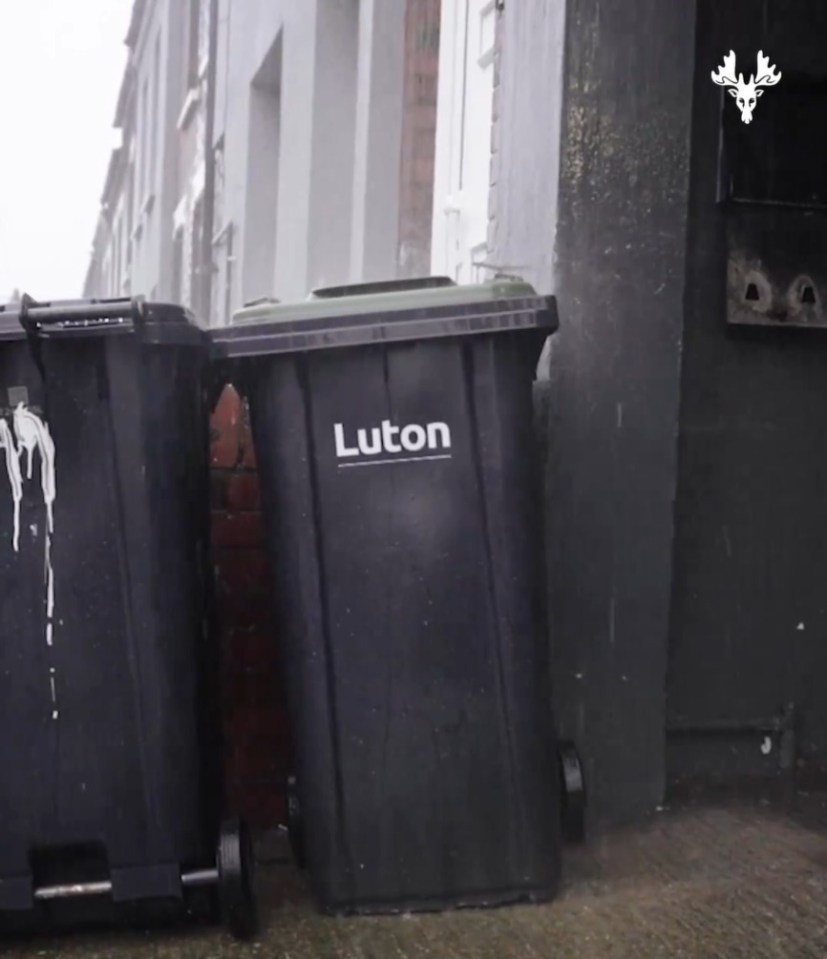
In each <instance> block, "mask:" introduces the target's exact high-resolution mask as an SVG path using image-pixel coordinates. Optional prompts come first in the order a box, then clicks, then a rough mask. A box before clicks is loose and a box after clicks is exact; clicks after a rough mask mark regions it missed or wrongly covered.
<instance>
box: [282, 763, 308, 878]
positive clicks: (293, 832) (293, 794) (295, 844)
mask: <svg viewBox="0 0 827 959" xmlns="http://www.w3.org/2000/svg"><path fill="white" fill-rule="evenodd" d="M287 839H288V841H289V843H290V852H291V853H292V854H293V862H294V863H295V864H296V866H297V867H298V868H299V869H306V868H307V851H306V848H305V841H304V821H303V820H302V812H301V805H300V804H299V794H298V790H297V787H296V777H295V776H290V777H289V778H288V780H287Z"/></svg>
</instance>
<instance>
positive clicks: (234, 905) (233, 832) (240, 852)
mask: <svg viewBox="0 0 827 959" xmlns="http://www.w3.org/2000/svg"><path fill="white" fill-rule="evenodd" d="M216 865H217V867H218V897H219V901H220V903H221V916H222V919H223V921H224V923H225V924H226V926H227V928H228V929H229V931H230V933H231V935H232V936H233V937H234V938H235V939H242V940H244V939H251V938H252V937H253V936H255V934H256V932H257V931H258V910H257V908H256V897H255V890H254V871H255V862H254V856H253V843H252V840H251V838H250V834H249V832H248V830H247V827H246V826H245V824H244V823H243V822H241V821H240V820H238V819H231V820H229V821H228V822H225V823H223V824H222V826H221V835H220V836H219V840H218V853H217V855H216Z"/></svg>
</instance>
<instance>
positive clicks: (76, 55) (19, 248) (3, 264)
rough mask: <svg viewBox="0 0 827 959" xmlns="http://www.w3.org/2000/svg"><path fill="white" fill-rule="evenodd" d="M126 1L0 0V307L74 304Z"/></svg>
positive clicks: (88, 240) (108, 128)
mask: <svg viewBox="0 0 827 959" xmlns="http://www.w3.org/2000/svg"><path fill="white" fill-rule="evenodd" d="M131 7H132V0H0V37H2V38H3V47H2V51H0V302H5V301H6V300H7V299H8V297H9V296H10V294H11V293H12V291H13V290H14V289H15V287H17V288H19V289H20V291H21V292H26V293H29V294H31V295H32V296H34V297H35V298H37V299H54V298H58V297H72V296H80V294H81V292H82V287H83V280H84V277H85V274H86V267H87V265H88V263H89V254H90V249H91V245H92V236H93V233H94V228H95V222H96V220H97V214H98V209H99V206H100V196H101V192H102V190H103V181H104V177H105V175H106V167H107V164H108V162H109V155H110V153H111V150H112V148H113V146H115V145H116V143H117V138H116V134H115V133H114V131H113V130H112V121H113V119H114V116H115V103H116V101H117V96H118V88H119V86H120V80H121V76H122V74H123V68H124V65H125V63H126V47H125V46H124V44H123V40H124V37H125V36H126V30H127V27H128V25H129V12H130V10H131Z"/></svg>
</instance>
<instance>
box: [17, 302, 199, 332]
mask: <svg viewBox="0 0 827 959" xmlns="http://www.w3.org/2000/svg"><path fill="white" fill-rule="evenodd" d="M27 331H30V332H32V333H34V334H36V335H37V336H40V337H43V338H44V339H45V338H49V339H52V338H55V337H72V338H76V337H84V336H86V337H88V336H109V335H124V334H129V333H133V334H134V333H138V332H140V334H141V337H142V339H143V340H144V341H145V342H149V343H169V344H187V343H193V344H199V343H202V342H203V339H204V335H205V334H204V332H203V331H202V330H201V329H200V328H199V327H198V325H197V323H196V321H195V317H194V316H193V315H192V314H191V313H190V312H189V311H188V310H186V309H185V308H184V307H183V306H178V305H176V304H172V303H147V302H146V301H144V300H143V299H142V298H140V297H136V298H133V299H128V298H120V299H75V300H50V301H49V302H39V301H36V300H33V299H32V298H31V297H29V296H26V295H25V294H24V296H23V298H22V301H21V302H20V303H9V304H6V305H5V306H0V341H3V340H6V341H8V340H16V339H21V338H23V337H25V336H26V335H27Z"/></svg>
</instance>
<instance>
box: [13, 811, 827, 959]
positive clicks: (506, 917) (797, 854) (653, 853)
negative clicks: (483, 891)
mask: <svg viewBox="0 0 827 959" xmlns="http://www.w3.org/2000/svg"><path fill="white" fill-rule="evenodd" d="M262 849H263V850H264V851H263V853H262V855H263V856H264V857H265V858H272V851H269V852H268V851H267V850H266V848H265V847H262ZM259 872H260V878H259V883H260V894H261V898H262V903H263V930H262V934H261V936H260V937H259V939H258V940H257V941H256V942H254V943H252V944H238V943H234V942H233V941H231V940H230V939H229V937H228V936H227V935H226V934H225V933H224V932H222V931H221V930H219V929H214V928H201V929H198V930H194V931H193V930H190V931H182V932H173V933H170V932H168V931H167V932H163V933H162V932H159V931H157V930H156V931H154V932H146V933H120V934H116V933H105V934H100V935H98V934H94V935H90V934H84V935H82V936H77V935H73V936H63V937H61V938H53V939H51V938H50V939H46V938H41V939H36V940H33V941H28V942H17V943H11V942H7V943H6V944H5V945H0V957H6V956H8V957H20V959H32V957H35V956H37V957H65V959H75V957H77V959H81V957H83V959H110V957H111V959H126V957H132V956H134V957H141V959H150V957H153V959H155V957H157V959H202V957H203V959H231V957H232V959H236V957H237V959H250V957H262V959H264V957H279V959H466V957H467V959H472V957H473V959H510V957H514V959H517V957H520V959H568V957H576V959H615V957H618V959H619V957H624V959H626V957H629V959H632V957H635V959H638V957H656V959H657V957H664V959H667V957H668V959H672V957H674V959H678V957H680V959H719V957H720V959H738V957H744V959H770V957H772V959H776V957H777V959H782V957H783V959H787V957H789V959H808V957H813V959H825V957H827V796H824V795H821V796H803V797H800V798H799V799H798V800H796V803H795V805H794V806H792V807H790V806H786V807H777V806H774V805H770V804H769V803H766V802H764V803H761V802H758V801H753V802H744V801H740V802H717V803H716V804H713V805H710V804H705V805H694V804H693V805H690V804H684V805H681V806H680V807H677V808H673V809H664V810H663V811H661V812H660V813H658V815H657V816H655V817H654V818H653V819H652V820H651V821H650V822H648V823H646V824H644V825H642V826H640V825H639V826H636V827H634V828H626V829H618V830H614V831H611V832H608V833H606V834H605V835H601V836H598V837H594V838H592V839H590V841H589V842H588V843H587V844H586V845H585V846H582V847H577V848H571V847H570V848H568V849H567V850H566V859H565V882H564V888H563V891H562V894H561V895H560V897H559V898H558V899H557V900H556V901H555V902H553V903H551V904H548V905H542V906H517V907H508V908H501V909H493V910H486V911H480V910H468V911H460V912H452V913H443V914H431V915H423V916H404V917H383V918H353V919H335V918H326V917H322V916H320V915H319V914H318V913H317V912H316V911H315V910H314V907H313V903H312V901H311V899H310V898H309V896H308V894H307V892H306V890H305V888H304V885H303V882H302V879H301V877H300V875H299V874H298V873H297V872H296V871H295V870H294V869H293V867H292V866H291V865H284V864H275V865H274V864H269V865H268V864H263V865H261V866H260V869H259Z"/></svg>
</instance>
